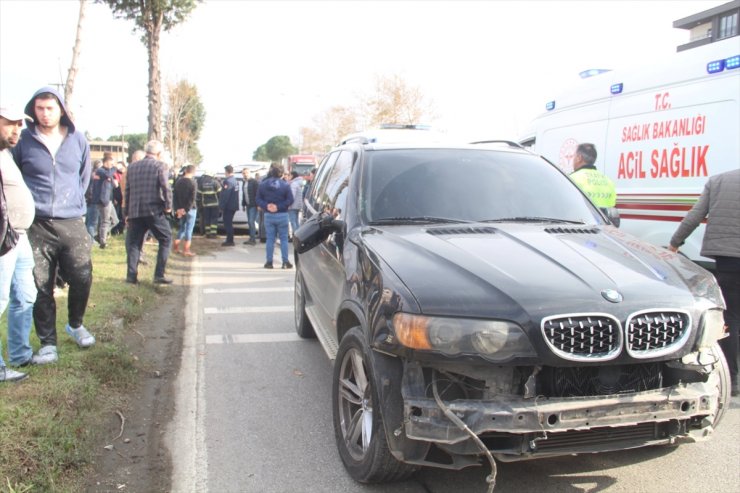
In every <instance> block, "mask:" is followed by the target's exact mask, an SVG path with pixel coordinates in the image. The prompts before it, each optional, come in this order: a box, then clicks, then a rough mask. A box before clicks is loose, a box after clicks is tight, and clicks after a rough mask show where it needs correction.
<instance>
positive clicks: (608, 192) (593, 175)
mask: <svg viewBox="0 0 740 493" xmlns="http://www.w3.org/2000/svg"><path fill="white" fill-rule="evenodd" d="M596 156H597V154H596V147H595V146H594V145H593V144H588V143H583V144H579V145H578V147H577V148H576V155H575V157H574V158H573V173H571V174H570V179H571V180H573V183H575V184H576V185H578V188H580V189H581V190H582V191H583V193H585V194H586V195H587V196H588V198H589V199H591V202H593V203H594V205H595V206H596V207H599V208H609V207H614V206H616V205H617V191H616V189H615V187H614V182H613V181H611V180H610V179H609V177H608V176H606V175H605V174H603V173H601V172H600V171H599V170H597V169H596V166H594V163H595V162H596Z"/></svg>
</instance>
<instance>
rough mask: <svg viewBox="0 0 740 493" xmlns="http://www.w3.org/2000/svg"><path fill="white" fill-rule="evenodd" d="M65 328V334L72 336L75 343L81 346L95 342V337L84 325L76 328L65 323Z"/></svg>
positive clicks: (87, 345)
mask: <svg viewBox="0 0 740 493" xmlns="http://www.w3.org/2000/svg"><path fill="white" fill-rule="evenodd" d="M65 330H66V331H67V334H69V335H71V336H72V338H73V339H74V340H75V342H76V343H77V345H78V346H80V347H82V348H86V347H90V346H92V345H93V344H95V337H93V335H92V334H90V333H89V332H88V331H87V329H86V328H85V326H84V325H80V326H79V327H78V328H76V329H73V328H72V327H70V326H69V324H67V328H66V329H65Z"/></svg>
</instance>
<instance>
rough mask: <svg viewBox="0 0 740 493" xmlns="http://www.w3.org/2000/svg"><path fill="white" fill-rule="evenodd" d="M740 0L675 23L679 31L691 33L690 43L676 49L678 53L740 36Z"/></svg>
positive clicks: (674, 25)
mask: <svg viewBox="0 0 740 493" xmlns="http://www.w3.org/2000/svg"><path fill="white" fill-rule="evenodd" d="M739 20H740V0H734V1H732V2H728V3H725V4H722V5H719V6H717V7H714V8H712V9H709V10H705V11H703V12H699V13H698V14H694V15H690V16H688V17H684V18H683V19H679V20H677V21H674V22H673V27H675V28H677V29H687V30H688V31H689V42H688V43H685V44H682V45H680V46H678V47H677V48H676V51H684V50H690V49H691V48H696V47H697V46H702V45H705V44H709V43H714V42H715V41H720V40H723V39H727V38H732V37H733V36H737V35H738V34H740V33H739V32H738V21H739Z"/></svg>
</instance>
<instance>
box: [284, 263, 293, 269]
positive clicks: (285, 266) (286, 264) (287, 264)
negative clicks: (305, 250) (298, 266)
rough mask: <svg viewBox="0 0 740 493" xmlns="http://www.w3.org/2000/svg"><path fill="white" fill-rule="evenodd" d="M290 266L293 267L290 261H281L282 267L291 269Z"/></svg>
mask: <svg viewBox="0 0 740 493" xmlns="http://www.w3.org/2000/svg"><path fill="white" fill-rule="evenodd" d="M292 268H293V264H291V263H290V262H283V269H292Z"/></svg>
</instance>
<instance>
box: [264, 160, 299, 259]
mask: <svg viewBox="0 0 740 493" xmlns="http://www.w3.org/2000/svg"><path fill="white" fill-rule="evenodd" d="M282 177H283V167H282V166H280V165H279V164H277V163H272V166H270V171H269V172H268V177H267V178H265V179H264V180H262V183H260V186H259V188H258V189H257V205H258V206H259V207H260V208H261V209H262V210H264V211H265V229H266V232H267V248H266V254H267V258H266V260H267V262H265V269H272V256H273V253H274V251H275V237H277V236H279V237H280V253H281V254H282V257H283V269H292V268H293V264H291V263H290V260H289V259H288V207H290V204H292V203H293V194H292V193H291V191H290V185H288V183H287V182H286V181H285V180H283V178H282Z"/></svg>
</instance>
